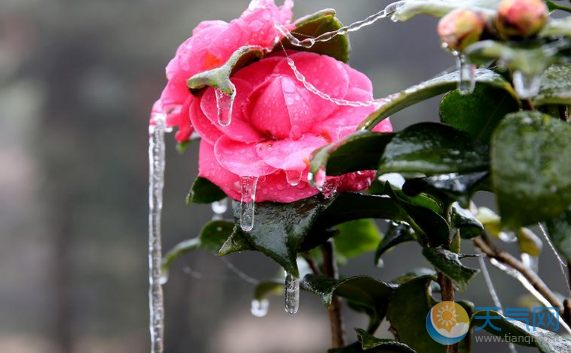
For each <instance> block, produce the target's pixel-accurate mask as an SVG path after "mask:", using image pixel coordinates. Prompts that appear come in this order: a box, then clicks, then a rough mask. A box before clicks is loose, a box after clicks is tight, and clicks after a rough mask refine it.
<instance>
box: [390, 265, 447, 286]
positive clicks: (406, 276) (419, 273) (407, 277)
mask: <svg viewBox="0 0 571 353" xmlns="http://www.w3.org/2000/svg"><path fill="white" fill-rule="evenodd" d="M427 276H429V277H434V278H436V271H434V270H433V269H430V268H424V267H420V268H413V269H412V270H410V271H408V272H406V273H403V274H402V275H400V276H398V277H397V278H395V279H393V280H392V281H391V282H394V283H397V284H405V283H406V282H409V281H412V280H413V279H415V278H418V277H427ZM431 284H434V285H435V286H438V284H437V283H436V282H431Z"/></svg>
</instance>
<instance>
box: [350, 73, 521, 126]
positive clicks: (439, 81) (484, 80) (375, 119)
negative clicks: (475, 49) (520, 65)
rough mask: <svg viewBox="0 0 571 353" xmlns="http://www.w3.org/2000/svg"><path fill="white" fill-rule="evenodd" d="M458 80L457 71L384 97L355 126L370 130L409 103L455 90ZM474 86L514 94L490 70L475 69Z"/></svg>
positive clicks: (507, 83) (508, 86) (509, 86)
mask: <svg viewBox="0 0 571 353" xmlns="http://www.w3.org/2000/svg"><path fill="white" fill-rule="evenodd" d="M459 80H460V78H459V74H458V71H455V72H452V73H449V74H445V75H442V76H438V77H436V78H433V79H430V80H428V81H425V82H422V83H420V84H418V85H416V86H412V87H410V88H408V89H406V90H404V91H402V92H399V93H395V94H392V95H390V96H389V97H387V98H385V100H386V103H385V104H383V106H381V107H380V108H379V109H377V110H376V111H375V112H374V113H373V114H371V115H370V116H369V117H368V118H367V119H365V121H364V122H363V123H361V125H360V126H359V127H358V128H357V130H360V129H367V130H372V129H373V128H374V127H375V126H376V125H377V124H378V123H380V122H381V121H382V120H383V119H386V118H388V117H389V116H390V115H393V114H395V113H397V112H399V111H401V110H403V109H405V108H407V107H410V106H411V105H414V104H416V103H418V102H422V101H424V100H427V99H429V98H432V97H436V96H438V95H440V94H443V93H446V92H449V91H452V90H455V89H456V88H457V87H458V81H459ZM476 82H477V84H476V86H477V85H478V84H481V85H488V86H494V87H498V88H502V89H504V90H506V91H509V92H510V94H512V95H515V93H514V91H513V88H512V86H511V84H510V83H509V82H507V81H506V80H505V79H504V78H503V77H502V76H501V75H500V74H497V73H495V72H493V71H491V70H487V69H478V70H476Z"/></svg>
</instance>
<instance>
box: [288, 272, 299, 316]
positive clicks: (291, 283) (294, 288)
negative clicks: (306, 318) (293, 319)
mask: <svg viewBox="0 0 571 353" xmlns="http://www.w3.org/2000/svg"><path fill="white" fill-rule="evenodd" d="M298 310H299V278H295V277H294V276H292V275H291V274H289V273H288V272H286V278H285V311H286V312H288V313H290V314H295V313H297V311H298Z"/></svg>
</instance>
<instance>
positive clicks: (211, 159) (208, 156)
mask: <svg viewBox="0 0 571 353" xmlns="http://www.w3.org/2000/svg"><path fill="white" fill-rule="evenodd" d="M198 176H200V177H202V178H206V179H208V180H210V181H211V182H213V183H214V184H216V185H218V187H220V188H221V189H222V190H223V191H224V192H225V193H226V195H228V196H230V197H231V198H233V199H234V200H240V192H239V191H238V190H239V188H237V187H236V183H238V186H239V185H240V184H239V180H240V178H239V177H238V176H237V175H236V174H233V173H231V172H229V171H228V170H227V169H225V168H223V167H222V166H221V165H220V163H218V160H217V159H216V156H215V155H214V146H213V145H211V144H210V143H208V141H206V140H204V139H203V140H202V141H201V142H200V152H199V158H198Z"/></svg>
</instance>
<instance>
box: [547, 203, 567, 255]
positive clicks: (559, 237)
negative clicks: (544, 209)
mask: <svg viewBox="0 0 571 353" xmlns="http://www.w3.org/2000/svg"><path fill="white" fill-rule="evenodd" d="M546 226H547V231H548V233H549V237H550V238H551V242H552V243H553V245H554V246H555V248H556V249H557V251H559V253H560V254H561V255H562V256H563V258H565V260H567V261H570V262H571V211H566V212H564V213H563V214H561V215H560V216H558V217H555V218H553V219H550V220H548V221H547V222H546Z"/></svg>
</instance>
